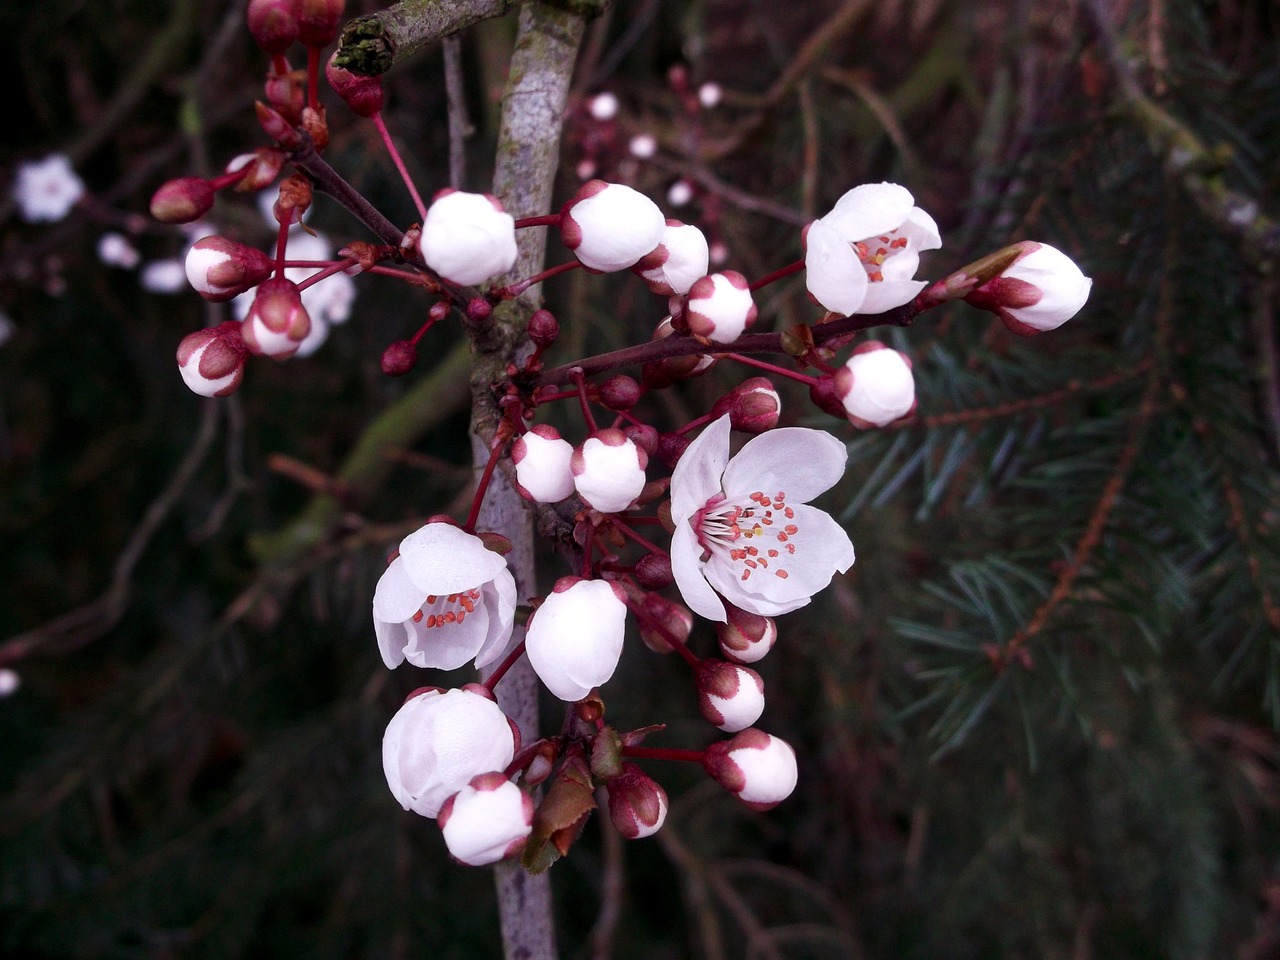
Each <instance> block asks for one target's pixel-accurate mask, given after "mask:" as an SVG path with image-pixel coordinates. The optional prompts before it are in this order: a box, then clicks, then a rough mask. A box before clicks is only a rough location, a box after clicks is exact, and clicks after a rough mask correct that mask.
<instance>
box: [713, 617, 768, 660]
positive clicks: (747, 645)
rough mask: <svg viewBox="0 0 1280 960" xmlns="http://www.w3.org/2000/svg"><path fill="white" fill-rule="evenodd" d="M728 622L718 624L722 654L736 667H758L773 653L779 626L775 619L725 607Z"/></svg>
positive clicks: (717, 633)
mask: <svg viewBox="0 0 1280 960" xmlns="http://www.w3.org/2000/svg"><path fill="white" fill-rule="evenodd" d="M725 612H726V614H727V615H728V620H726V621H725V622H724V623H718V624H716V638H717V639H718V640H719V641H720V652H721V653H723V654H724V655H725V657H726V658H728V659H729V660H733V661H734V662H735V663H755V662H756V661H757V660H763V659H764V655H765V654H766V653H768V652H769V651H770V650H772V649H773V645H774V644H775V643H776V642H777V640H778V624H777V621H775V620H774V619H773V618H772V617H762V616H760V615H759V614H757V613H749V612H748V611H746V610H739V609H738V608H737V607H735V606H732V605H726V606H725Z"/></svg>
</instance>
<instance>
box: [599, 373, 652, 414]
mask: <svg viewBox="0 0 1280 960" xmlns="http://www.w3.org/2000/svg"><path fill="white" fill-rule="evenodd" d="M641 392H642V391H641V390H640V384H638V383H636V382H635V380H633V379H632V378H631V377H628V376H627V375H626V374H623V373H619V374H617V375H616V376H612V377H610V378H609V379H608V380H606V381H605V382H604V383H602V384H600V402H601V403H603V404H604V405H605V406H606V407H608V408H609V409H610V410H630V409H631V408H632V407H634V406H635V405H636V403H638V402H639V400H640V395H641Z"/></svg>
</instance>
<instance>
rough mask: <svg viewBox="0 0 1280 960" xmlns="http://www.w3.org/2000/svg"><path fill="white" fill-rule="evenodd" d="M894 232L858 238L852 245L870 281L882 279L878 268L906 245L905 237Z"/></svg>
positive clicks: (882, 275) (882, 274)
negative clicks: (864, 238) (881, 235)
mask: <svg viewBox="0 0 1280 960" xmlns="http://www.w3.org/2000/svg"><path fill="white" fill-rule="evenodd" d="M896 234H897V231H896V230H895V231H892V232H891V233H889V234H887V235H886V236H883V237H872V238H871V239H870V240H859V241H857V242H856V243H854V245H853V249H854V252H855V253H857V254H858V259H859V260H861V261H862V266H863V269H865V270H866V271H867V279H868V280H870V281H871V282H872V283H876V282H878V281H880V280H883V279H884V273H883V272H882V271H881V269H880V268H881V267H883V266H884V262H885V261H886V260H888V259H889V258H890V257H892V256H894V255H896V254H898V253H900V252H901V251H902V250H903V249H904V248H905V247H906V245H907V238H906V237H899V236H897V235H896Z"/></svg>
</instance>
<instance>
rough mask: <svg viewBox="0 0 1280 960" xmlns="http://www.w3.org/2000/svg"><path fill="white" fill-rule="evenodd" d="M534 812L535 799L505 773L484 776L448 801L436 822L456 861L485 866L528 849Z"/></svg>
mask: <svg viewBox="0 0 1280 960" xmlns="http://www.w3.org/2000/svg"><path fill="white" fill-rule="evenodd" d="M533 810H534V807H533V798H532V797H531V796H529V795H528V794H527V793H525V792H524V791H523V790H521V789H520V788H519V787H517V786H516V785H515V784H514V783H512V782H511V781H510V780H508V779H507V778H506V776H505V775H504V774H502V773H500V772H493V773H482V774H480V775H479V776H477V777H473V778H472V779H471V782H470V783H468V784H467V785H466V786H465V787H463V788H462V789H461V790H459V791H458V792H457V793H455V794H454V795H453V796H452V797H450V798H449V799H448V800H446V801H445V802H444V805H443V806H442V807H441V808H440V816H439V819H438V820H437V821H436V822H437V823H439V824H440V831H441V832H442V833H443V834H444V843H445V846H447V847H448V848H449V853H451V854H452V855H453V857H454V859H455V860H458V861H460V862H462V863H465V864H467V865H468V866H472V867H483V866H485V865H486V864H490V863H497V862H498V861H499V860H504V859H506V858H507V857H512V856H515V855H516V854H517V853H519V852H520V851H521V850H522V849H523V848H524V845H525V841H526V840H528V838H529V834H530V833H532V832H533Z"/></svg>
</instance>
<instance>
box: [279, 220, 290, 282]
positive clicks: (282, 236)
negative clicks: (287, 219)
mask: <svg viewBox="0 0 1280 960" xmlns="http://www.w3.org/2000/svg"><path fill="white" fill-rule="evenodd" d="M287 246H289V224H287V223H282V224H280V232H279V233H277V234H276V276H277V277H283V276H284V251H285V248H286V247H287Z"/></svg>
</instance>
